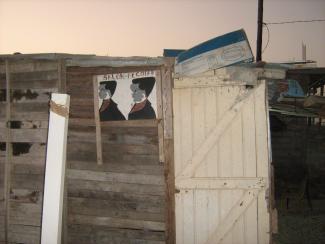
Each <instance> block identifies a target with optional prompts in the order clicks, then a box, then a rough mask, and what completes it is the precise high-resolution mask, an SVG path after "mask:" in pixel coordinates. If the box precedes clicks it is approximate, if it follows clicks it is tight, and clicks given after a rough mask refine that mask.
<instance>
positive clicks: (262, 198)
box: [255, 81, 270, 243]
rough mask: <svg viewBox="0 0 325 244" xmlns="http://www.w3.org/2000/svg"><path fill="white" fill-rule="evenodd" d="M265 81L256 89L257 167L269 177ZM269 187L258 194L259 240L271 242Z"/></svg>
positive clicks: (258, 174) (260, 175)
mask: <svg viewBox="0 0 325 244" xmlns="http://www.w3.org/2000/svg"><path fill="white" fill-rule="evenodd" d="M265 89H266V87H265V81H261V84H260V85H259V87H257V89H256V93H255V123H256V131H255V133H256V163H257V165H256V167H257V176H258V177H265V178H267V179H268V177H269V159H268V156H269V152H268V129H267V119H266V118H267V116H268V114H267V111H266V102H267V101H266V97H265V92H266V90H265ZM268 187H269V182H267V188H266V190H265V191H262V192H261V193H260V194H259V196H258V203H257V204H258V206H257V207H258V242H259V243H269V240H270V222H269V221H270V219H269V211H268V202H267V201H268V199H269V198H268V196H267V194H268Z"/></svg>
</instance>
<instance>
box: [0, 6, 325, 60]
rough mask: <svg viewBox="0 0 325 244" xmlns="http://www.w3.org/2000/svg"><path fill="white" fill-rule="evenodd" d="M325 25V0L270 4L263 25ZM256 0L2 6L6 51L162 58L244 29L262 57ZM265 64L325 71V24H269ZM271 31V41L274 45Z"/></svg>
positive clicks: (0, 37)
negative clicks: (308, 64)
mask: <svg viewBox="0 0 325 244" xmlns="http://www.w3.org/2000/svg"><path fill="white" fill-rule="evenodd" d="M310 19H325V0H264V22H279V21H291V20H310ZM256 22H257V0H0V53H1V54H8V53H14V52H21V53H45V52H46V53H53V52H56V53H59V52H60V53H78V54H97V55H110V56H153V57H155V56H161V55H162V53H163V49H164V48H175V49H178V48H179V49H187V48H190V47H192V46H194V45H197V44H199V43H201V42H203V41H206V40H208V39H211V38H213V37H216V36H219V35H222V34H225V33H227V32H231V31H234V30H237V29H240V28H244V29H245V31H246V33H247V36H248V39H249V42H250V45H251V47H252V50H253V53H254V55H255V51H256ZM269 30H270V35H269V44H268V47H267V49H266V50H265V52H264V53H263V60H265V61H269V62H277V61H288V60H289V61H293V60H301V44H302V42H304V43H305V44H306V45H307V59H311V60H315V61H317V62H318V65H319V66H325V22H313V23H297V24H286V25H270V26H269ZM267 36H268V34H267V31H266V29H264V43H263V47H265V45H266V41H267Z"/></svg>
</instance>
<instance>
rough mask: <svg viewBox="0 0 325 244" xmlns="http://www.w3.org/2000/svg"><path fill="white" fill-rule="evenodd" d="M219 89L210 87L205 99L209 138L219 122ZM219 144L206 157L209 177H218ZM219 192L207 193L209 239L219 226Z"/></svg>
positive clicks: (206, 170)
mask: <svg viewBox="0 0 325 244" xmlns="http://www.w3.org/2000/svg"><path fill="white" fill-rule="evenodd" d="M217 91H218V88H217V87H209V88H207V89H205V94H204V99H205V108H204V109H205V137H207V136H208V135H209V134H210V133H211V131H212V130H213V129H214V128H215V126H216V124H217V121H218V119H219V118H218V93H217ZM217 159H218V144H216V145H215V146H214V147H213V148H212V149H211V151H210V152H209V153H208V154H207V157H206V168H205V175H206V176H207V177H217V175H218V172H217V170H218V167H217V165H218V162H217ZM218 192H219V191H218V190H208V191H206V206H204V207H205V208H206V209H207V211H206V213H207V216H206V221H207V237H206V239H205V240H204V242H206V240H207V239H208V237H209V236H210V235H211V234H212V233H213V232H214V230H215V229H216V228H217V226H218V222H219V205H218V203H219V197H218V196H219V195H218Z"/></svg>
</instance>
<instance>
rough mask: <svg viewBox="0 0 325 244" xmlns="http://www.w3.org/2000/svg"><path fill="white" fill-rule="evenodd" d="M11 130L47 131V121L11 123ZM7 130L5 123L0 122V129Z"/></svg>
mask: <svg viewBox="0 0 325 244" xmlns="http://www.w3.org/2000/svg"><path fill="white" fill-rule="evenodd" d="M10 127H11V128H12V129H47V128H48V122H47V121H11V122H10ZM3 128H7V125H6V122H5V121H0V129H3Z"/></svg>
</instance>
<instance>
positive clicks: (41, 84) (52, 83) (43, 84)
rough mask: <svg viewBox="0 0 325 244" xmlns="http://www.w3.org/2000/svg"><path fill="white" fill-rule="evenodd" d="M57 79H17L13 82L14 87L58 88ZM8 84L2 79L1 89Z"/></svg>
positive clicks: (0, 82)
mask: <svg viewBox="0 0 325 244" xmlns="http://www.w3.org/2000/svg"><path fill="white" fill-rule="evenodd" d="M57 83H58V80H57V79H53V80H33V81H28V82H26V81H25V80H16V81H12V82H11V87H12V89H22V90H23V89H25V90H26V89H30V88H31V87H32V88H35V89H56V88H57ZM5 87H6V84H5V82H4V81H1V80H0V89H5Z"/></svg>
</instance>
